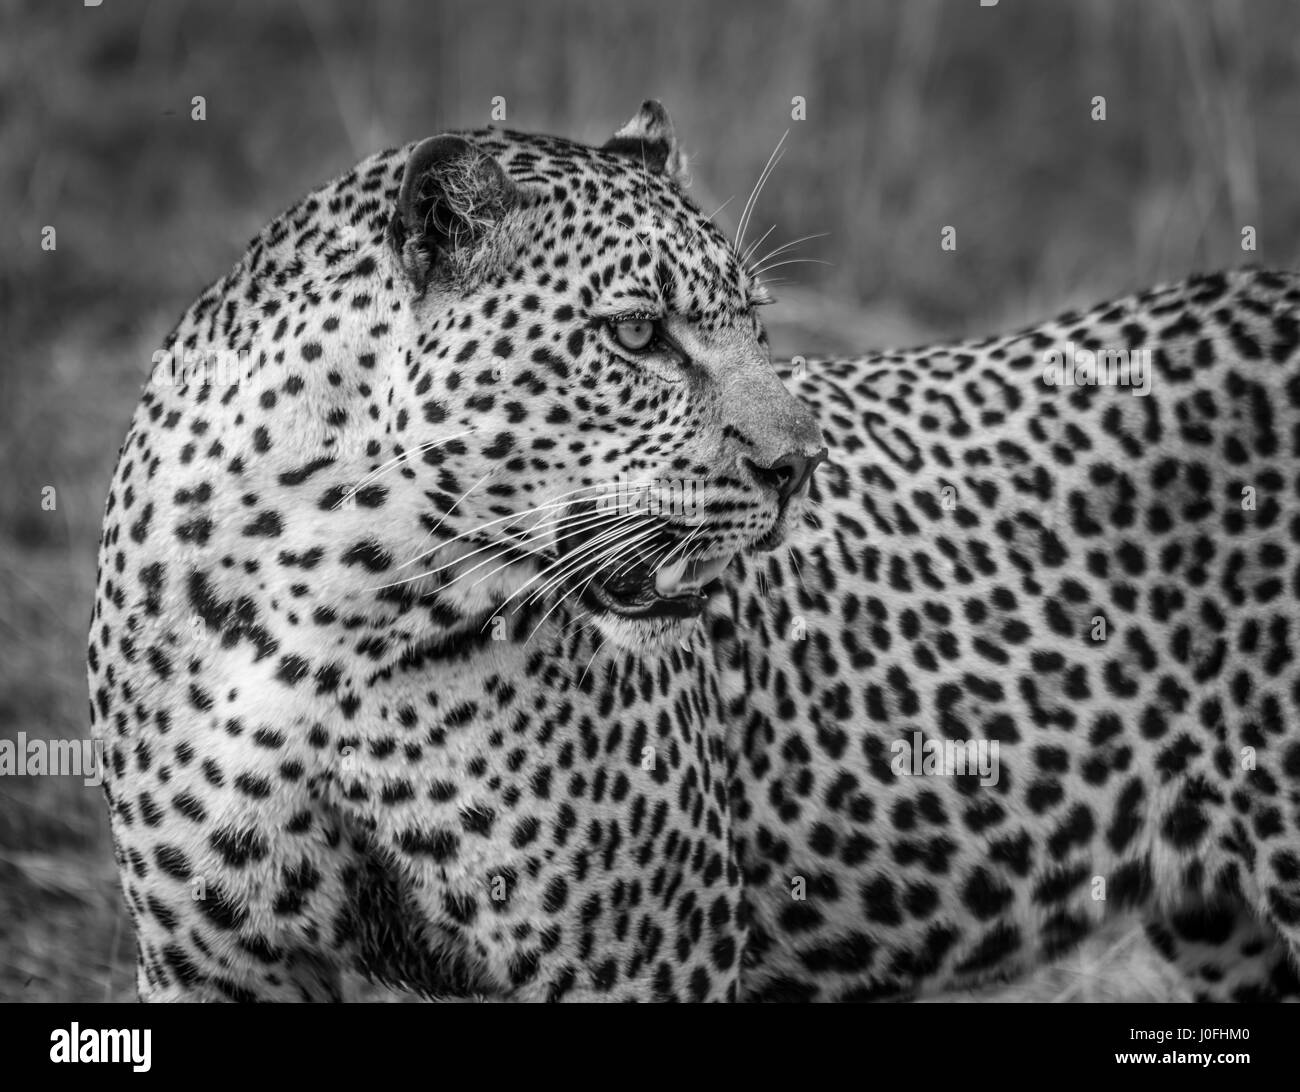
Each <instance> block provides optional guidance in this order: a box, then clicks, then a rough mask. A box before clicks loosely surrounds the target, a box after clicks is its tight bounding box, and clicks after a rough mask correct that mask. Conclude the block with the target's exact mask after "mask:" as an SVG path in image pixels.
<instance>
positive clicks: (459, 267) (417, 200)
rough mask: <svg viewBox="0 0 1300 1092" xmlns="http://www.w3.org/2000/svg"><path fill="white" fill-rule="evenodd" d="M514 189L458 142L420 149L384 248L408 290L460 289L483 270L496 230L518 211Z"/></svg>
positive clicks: (409, 165)
mask: <svg viewBox="0 0 1300 1092" xmlns="http://www.w3.org/2000/svg"><path fill="white" fill-rule="evenodd" d="M518 197H519V195H518V191H517V190H516V188H515V184H514V183H513V182H512V181H511V180H510V178H509V176H508V175H507V174H506V172H505V171H504V170H503V169H502V167H501V164H500V163H498V162H497V161H496V160H495V159H493V158H492V156H490V155H488V154H487V153H486V152H484V151H482V150H481V149H479V148H476V147H474V145H473V144H471V143H470V142H469V141H467V140H464V139H462V138H461V137H457V136H436V137H429V139H428V140H424V141H421V142H420V144H418V145H417V146H416V147H415V149H414V150H413V151H412V152H411V155H410V158H409V159H407V161H406V170H405V171H404V172H403V175H402V188H401V190H400V191H399V193H398V197H397V207H396V208H395V209H394V211H393V216H392V219H391V220H390V221H389V225H388V232H389V241H390V243H391V244H392V246H393V249H394V250H395V251H396V252H397V255H398V258H399V260H400V261H401V263H402V267H403V269H405V271H406V274H407V276H408V277H409V278H410V280H411V282H412V283H413V284H414V285H415V286H416V287H417V288H420V289H423V288H424V287H425V286H426V285H428V284H429V283H430V282H431V281H434V280H437V279H444V280H447V281H451V282H455V281H461V280H464V279H465V278H466V276H467V275H468V274H469V273H470V272H471V271H472V270H474V269H481V268H482V266H483V264H484V261H485V259H487V258H490V257H492V255H491V253H490V252H491V251H492V250H493V249H494V244H495V243H496V241H497V237H498V236H499V235H500V234H501V233H500V232H498V231H497V230H496V229H497V228H498V226H499V225H500V223H501V221H502V220H503V219H504V218H505V216H506V214H507V213H509V212H510V210H511V209H513V208H514V207H515V205H516V204H517V203H518Z"/></svg>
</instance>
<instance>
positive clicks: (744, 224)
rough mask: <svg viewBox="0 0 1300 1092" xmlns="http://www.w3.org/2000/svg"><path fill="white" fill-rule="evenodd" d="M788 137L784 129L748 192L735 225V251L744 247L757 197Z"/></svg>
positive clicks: (778, 159) (779, 156)
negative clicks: (746, 199)
mask: <svg viewBox="0 0 1300 1092" xmlns="http://www.w3.org/2000/svg"><path fill="white" fill-rule="evenodd" d="M789 135H790V130H789V129H786V131H785V132H784V133H782V134H781V139H780V140H778V141H777V142H776V147H775V148H773V149H772V154H771V155H770V156H768V157H767V163H766V165H765V166H764V167H763V170H762V173H761V174H759V176H758V181H757V182H755V183H754V188H753V190H751V191H750V194H749V200H748V201H746V202H745V208H744V211H742V212H741V214H740V223H739V224H737V225H736V238H735V240H734V244H733V245H734V246H735V248H736V249H737V250H740V249H741V247H742V246H743V245H744V242H745V231H746V230H747V229H748V227H749V220H750V217H751V216H752V215H753V211H754V206H755V205H756V204H757V202H758V197H759V195H760V194H761V193H762V192H763V186H764V185H766V183H767V180H768V178H769V177H771V174H772V171H773V169H774V168H775V167H776V164H777V163H778V162H779V161H780V158H781V146H782V145H783V144H785V138H786V137H788V136H789Z"/></svg>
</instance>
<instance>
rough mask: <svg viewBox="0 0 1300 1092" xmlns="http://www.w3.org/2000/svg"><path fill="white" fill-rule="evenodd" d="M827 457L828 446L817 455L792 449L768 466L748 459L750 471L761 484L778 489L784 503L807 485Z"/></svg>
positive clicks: (777, 491)
mask: <svg viewBox="0 0 1300 1092" xmlns="http://www.w3.org/2000/svg"><path fill="white" fill-rule="evenodd" d="M825 458H826V448H822V449H821V450H820V451H819V452H817V453H816V454H815V455H800V454H799V453H798V452H794V451H790V452H787V453H786V454H784V455H781V456H779V457H778V458H776V459H774V460H773V461H772V463H771V464H770V465H768V466H759V465H758V463H756V462H754V460H753V459H746V460H745V463H746V464H747V465H748V467H749V472H750V473H751V474H752V475H753V476H754V480H755V481H756V482H758V484H759V485H765V486H767V487H768V488H769V489H775V490H776V496H777V500H778V502H779V503H780V504H782V505H784V504H785V503H786V502H787V501H788V500H789V499H790V498H791V497H793V496H794V495H795V494H796V493H798V492H799V490H800V489H802V488H803V487H804V486H805V485H807V484H808V483H809V482H810V481H811V480H812V476H813V471H814V470H816V469H817V464H818V463H820V462H822V461H824V460H825Z"/></svg>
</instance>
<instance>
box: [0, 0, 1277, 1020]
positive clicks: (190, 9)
mask: <svg viewBox="0 0 1300 1092" xmlns="http://www.w3.org/2000/svg"><path fill="white" fill-rule="evenodd" d="M1298 60H1300V10H1297V8H1296V5H1295V3H1294V0H1249V2H1246V0H1205V2H1200V3H1196V4H1191V3H1186V2H1180V0H1143V2H1142V3H1141V4H1138V3H1135V2H1133V0H1092V2H1085V0H1053V2H1051V3H1035V4H1032V5H1031V4H1028V3H1024V2H1023V0H1003V2H1002V3H1000V4H999V5H998V6H996V7H994V8H983V9H981V8H980V7H979V6H978V3H977V0H905V2H904V0H899V2H895V3H885V2H874V3H871V2H863V0H784V2H783V0H751V2H746V3H743V4H741V3H711V4H701V3H698V2H696V3H688V2H686V0H655V2H645V0H622V2H620V3H619V4H618V5H613V4H609V3H604V2H599V0H568V2H564V3H530V2H528V0H474V2H472V3H471V2H470V0H447V2H444V3H438V4H429V3H420V2H416V0H409V2H405V0H403V2H399V0H394V2H376V3H368V4H346V3H320V2H307V0H304V2H302V3H291V2H289V3H286V2H271V0H226V2H221V3H216V2H205V3H198V2H189V3H186V2H178V0H156V2H154V3H132V2H129V0H105V2H104V3H103V4H102V6H100V7H98V8H85V7H83V6H81V5H80V4H76V3H64V4H58V5H56V4H52V3H49V2H35V0H25V2H24V0H0V150H2V152H0V208H2V209H3V213H2V214H0V330H2V331H3V334H4V336H3V339H0V465H2V466H3V467H4V474H3V476H2V477H0V733H3V734H4V735H7V736H12V735H14V734H16V733H17V732H18V731H25V732H27V733H28V734H29V735H40V736H42V737H50V736H56V737H81V736H84V735H85V732H86V712H85V710H86V692H85V690H86V688H85V675H84V647H85V630H86V626H87V623H88V618H89V612H90V604H91V599H92V595H93V588H94V556H95V549H96V543H97V541H98V532H99V521H100V517H101V513H102V505H103V499H104V496H105V493H106V491H107V486H108V480H109V476H110V474H111V471H112V466H113V460H114V456H115V453H116V450H117V446H118V444H119V443H120V442H121V440H122V438H123V436H124V433H125V430H126V426H127V422H128V419H129V417H130V414H131V411H132V408H133V406H134V404H135V401H136V399H137V398H138V396H139V391H140V384H141V382H142V380H143V378H144V376H145V374H146V370H147V366H148V361H149V355H150V353H151V352H152V350H153V349H154V348H155V347H156V346H157V344H158V342H159V340H160V339H161V337H162V336H163V335H164V334H165V333H166V331H167V330H168V329H169V327H170V325H171V323H172V322H173V321H174V320H175V318H176V317H177V316H178V315H179V314H180V313H181V312H182V311H183V310H184V309H185V307H186V306H187V305H188V304H189V302H190V301H191V299H192V298H193V297H194V296H195V295H196V294H197V293H198V291H199V290H200V289H201V288H202V287H204V286H205V285H206V284H207V283H208V282H209V281H211V280H212V279H214V278H215V277H216V276H217V275H218V274H219V273H221V272H222V271H224V270H225V269H226V268H227V267H228V266H229V265H230V264H231V263H233V262H234V261H235V260H236V259H237V258H238V256H239V254H240V252H241V251H242V249H243V246H244V243H245V240H247V239H248V238H250V237H251V236H252V235H253V234H255V233H256V231H257V230H258V229H259V228H260V227H261V225H262V224H263V223H264V222H265V221H266V220H267V219H268V218H270V217H271V216H272V215H273V214H275V213H276V212H278V211H279V210H280V209H282V208H284V207H285V206H287V205H288V204H289V203H290V202H291V201H293V200H294V199H295V198H296V197H297V196H298V195H299V194H301V193H302V192H304V191H305V190H307V189H308V188H310V187H311V186H313V185H315V184H317V183H319V182H322V181H324V180H325V179H327V178H329V177H330V176H332V175H334V174H337V173H339V172H341V171H342V170H344V169H345V168H346V167H347V166H349V165H350V164H351V163H352V162H354V161H355V160H356V159H358V158H360V157H361V156H362V155H364V154H367V153H369V152H371V151H374V150H377V149H378V148H381V147H384V146H389V145H392V144H396V143H399V142H401V141H404V140H408V139H413V138H416V137H419V136H424V135H427V134H429V133H432V132H435V131H437V130H439V129H443V128H455V127H470V126H479V125H484V124H487V123H488V121H489V115H490V110H491V106H492V100H493V98H494V97H495V96H498V95H499V96H504V98H505V100H506V105H507V111H508V118H507V122H506V124H508V125H510V126H511V127H514V128H520V129H527V130H543V131H551V132H556V133H560V134H563V135H567V136H572V137H575V138H579V139H584V140H588V141H592V142H598V141H602V140H603V139H604V138H605V137H606V136H607V135H608V134H609V133H610V132H612V130H613V129H614V128H616V127H617V126H618V125H619V124H621V123H622V122H623V121H624V120H626V118H627V117H629V116H631V114H632V113H633V112H634V111H635V109H636V107H637V104H638V103H639V102H640V101H641V100H642V99H643V98H646V97H658V98H661V99H662V100H663V101H664V102H665V104H666V105H667V107H668V109H669V111H670V112H671V113H672V115H673V117H674V119H675V121H676V124H677V127H678V130H679V134H680V136H681V138H682V140H683V142H684V143H685V145H686V146H687V148H688V150H689V151H690V152H691V153H692V163H693V173H694V176H695V179H696V183H695V193H696V196H697V198H698V200H699V201H700V203H701V204H702V205H704V206H705V207H706V210H711V209H713V208H715V207H716V206H717V205H719V204H721V203H722V201H723V200H724V199H725V198H727V197H731V196H733V195H734V198H733V200H732V201H731V203H730V204H729V205H728V206H727V209H726V210H725V211H724V213H723V214H722V215H721V216H720V217H719V219H720V221H722V222H723V223H727V224H730V225H734V223H735V218H736V217H737V216H738V215H739V213H740V210H741V209H742V208H743V206H744V203H745V198H746V197H747V195H748V194H749V191H750V188H751V187H752V185H753V183H754V181H755V179H757V177H758V175H759V173H760V171H761V170H762V167H763V164H764V163H765V162H766V160H767V158H768V156H769V154H770V153H771V151H772V149H773V147H774V146H775V145H776V143H777V141H778V140H779V139H780V137H781V135H782V133H783V132H784V131H785V130H786V129H787V128H788V129H790V134H789V137H788V138H787V140H786V154H785V156H784V158H783V160H782V161H781V163H780V165H779V167H778V168H777V169H776V171H775V173H774V175H773V177H772V179H771V181H770V182H769V183H768V185H767V187H766V189H765V191H764V193H763V195H762V200H761V202H760V204H759V207H758V211H757V213H756V215H755V218H754V224H753V227H752V228H751V231H750V238H751V239H753V238H755V237H757V235H759V234H761V233H762V232H763V231H765V230H767V228H768V227H769V226H770V225H772V224H775V225H776V228H775V230H774V232H773V234H772V236H771V237H770V238H769V240H768V243H767V244H766V245H777V244H780V243H783V242H785V241H787V240H789V239H793V238H796V237H799V236H803V235H810V234H814V233H818V232H827V233H829V235H828V237H827V238H824V239H819V240H816V241H814V242H812V243H809V244H807V245H805V246H804V247H801V248H800V249H799V250H798V251H797V252H796V253H795V255H794V256H795V257H800V258H815V259H819V260H822V261H826V262H828V263H830V264H829V265H826V266H823V265H813V264H798V265H791V266H788V267H785V268H784V269H782V270H780V271H779V273H782V274H787V275H788V277H787V278H786V279H787V280H788V281H789V283H788V284H787V285H784V286H782V287H779V288H778V291H777V294H778V296H781V297H783V298H784V301H785V302H784V304H783V305H782V306H781V307H779V308H778V309H777V313H776V316H775V324H774V330H773V340H774V344H775V345H776V347H777V349H778V350H784V351H787V352H793V351H802V352H817V351H842V350H849V349H859V350H861V349H866V348H870V347H877V346H881V345H885V344H893V343H899V342H906V341H917V340H922V339H925V338H929V337H950V336H957V335H964V334H976V333H982V332H987V331H991V330H993V329H995V328H997V327H998V326H1000V325H1003V324H1007V323H1014V324H1019V323H1023V322H1026V321H1029V320H1031V319H1033V318H1036V317H1043V316H1044V315H1045V314H1047V313H1049V312H1051V311H1054V310H1056V309H1058V308H1060V307H1062V306H1065V305H1069V304H1076V303H1088V302H1093V301H1094V300H1095V299H1098V298H1101V297H1104V296H1106V295H1114V294H1119V293H1120V292H1124V291H1127V290H1128V289H1130V288H1135V287H1140V286H1143V285H1146V284H1148V283H1150V282H1154V281H1156V280H1160V279H1165V278H1171V277H1177V276H1181V275H1183V274H1184V273H1186V272H1188V271H1190V270H1192V269H1196V268H1209V267H1214V266H1222V265H1236V264H1240V262H1241V261H1242V260H1243V257H1249V258H1251V259H1252V260H1255V261H1257V262H1259V263H1260V264H1263V265H1275V266H1295V265H1296V264H1297V260H1296V259H1297V257H1298V256H1300V186H1298V185H1297V163H1298V160H1297V132H1300V126H1298V125H1297V123H1298V122H1300V71H1298V66H1297V61H1298ZM195 95H203V96H204V97H205V99H206V106H207V120H206V121H203V122H196V121H191V120H190V109H191V105H190V104H191V98H192V97H193V96H195ZM796 95H800V96H804V97H805V99H806V101H807V120H806V121H801V122H795V121H792V120H791V117H790V111H791V99H792V98H793V97H794V96H796ZM1094 95H1104V96H1106V99H1107V113H1108V120H1106V121H1105V122H1101V123H1098V122H1094V121H1092V120H1090V108H1091V107H1090V100H1091V98H1092V96H1094ZM949 224H951V225H954V226H955V227H956V228H957V234H958V249H957V251H956V252H955V253H949V252H944V251H942V250H941V249H940V247H939V234H940V230H941V228H942V227H943V226H944V225H949ZM1246 224H1250V225H1253V226H1255V227H1256V228H1257V229H1258V231H1259V252H1258V254H1255V255H1249V256H1243V255H1242V253H1241V251H1240V249H1239V239H1240V230H1241V227H1242V226H1244V225H1246ZM45 225H52V226H54V227H55V228H56V229H57V232H58V236H57V237H58V249H57V251H55V252H53V253H50V252H46V251H43V250H42V249H41V246H40V240H41V230H42V228H43V227H44V226H45ZM765 248H766V247H765ZM44 486H54V487H55V489H56V490H57V498H58V499H57V508H56V510H54V511H44V510H42V507H41V490H42V488H43V487H44ZM131 947H132V945H131V939H130V934H129V930H128V929H126V928H125V927H124V924H123V919H122V914H121V909H120V899H119V897H118V894H117V891H116V886H115V872H114V868H113V865H112V856H111V847H110V842H109V840H108V837H107V830H106V822H105V817H104V809H103V803H102V800H101V797H100V794H99V790H97V789H85V788H82V787H81V785H80V782H79V781H77V780H75V779H60V778H42V779H17V778H5V779H3V780H2V781H0V1000H56V999H57V1000H98V999H104V998H116V999H122V998H127V997H130V996H131V995H132V993H133V988H134V987H133V981H132V979H133V971H132V953H131ZM1081 966H1083V967H1084V971H1082V972H1081V973H1084V974H1087V973H1090V972H1088V971H1087V969H1086V960H1085V962H1084V963H1083V964H1081Z"/></svg>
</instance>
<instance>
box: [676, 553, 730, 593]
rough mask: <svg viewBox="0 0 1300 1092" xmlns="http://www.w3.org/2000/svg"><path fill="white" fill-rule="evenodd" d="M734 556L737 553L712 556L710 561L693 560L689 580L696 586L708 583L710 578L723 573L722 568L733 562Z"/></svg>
mask: <svg viewBox="0 0 1300 1092" xmlns="http://www.w3.org/2000/svg"><path fill="white" fill-rule="evenodd" d="M733 557H735V554H724V555H723V556H722V557H714V558H710V559H709V560H708V561H696V562H692V563H691V572H690V575H689V576H688V577H687V580H688V581H689V583H691V584H693V585H695V586H696V587H700V586H702V585H704V584H707V583H708V582H709V581H710V580H713V579H714V578H715V577H717V576H720V575H721V574H722V570H723V569H725V568H726V567H727V566H728V565H730V564H731V559H732V558H733Z"/></svg>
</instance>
